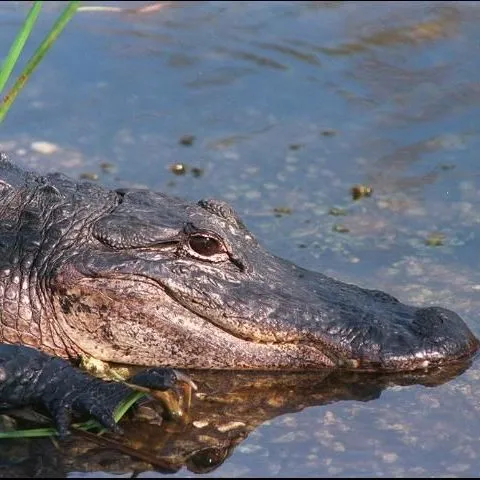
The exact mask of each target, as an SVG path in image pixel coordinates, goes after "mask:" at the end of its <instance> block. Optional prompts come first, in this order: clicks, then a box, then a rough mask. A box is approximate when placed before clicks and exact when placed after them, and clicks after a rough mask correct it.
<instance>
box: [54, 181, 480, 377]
mask: <svg viewBox="0 0 480 480" xmlns="http://www.w3.org/2000/svg"><path fill="white" fill-rule="evenodd" d="M52 178H53V177H52ZM56 182H57V183H58V179H57V180H56ZM91 188H93V187H91ZM95 188H97V189H98V191H100V189H99V187H95ZM59 190H60V188H59ZM104 192H106V191H104ZM105 195H106V197H105V198H107V197H108V198H109V200H108V201H109V202H110V201H111V197H112V196H114V197H115V199H114V200H113V205H111V206H110V207H109V208H108V211H104V212H102V213H100V214H99V213H98V212H97V214H96V215H95V216H94V215H93V214H89V209H91V208H92V204H93V203H94V202H92V201H90V202H87V203H86V204H85V202H84V201H83V202H82V204H85V205H84V206H83V207H81V211H82V212H87V213H84V217H85V221H84V222H83V224H84V225H82V226H81V228H80V227H79V228H78V229H77V231H78V232H79V233H78V236H77V239H78V240H76V241H73V247H71V248H70V249H69V250H68V252H69V253H68V255H67V254H65V255H60V256H59V258H60V257H61V259H59V260H57V263H56V266H55V268H54V269H53V271H52V273H51V277H50V278H49V279H48V282H47V283H48V288H50V289H51V294H50V295H51V298H52V299H53V300H52V304H53V311H54V313H53V314H54V316H55V317H56V321H55V325H56V326H55V329H56V330H57V331H60V332H61V333H60V336H61V337H62V338H63V339H68V342H67V343H68V344H69V348H70V349H72V348H73V349H74V350H76V351H83V352H87V353H88V354H90V355H92V356H94V357H96V358H100V359H102V360H105V361H110V362H120V363H128V364H136V365H171V366H175V367H179V368H200V369H204V368H213V369H261V370H267V369H288V370H302V369H314V368H323V367H327V368H332V367H333V368H337V367H340V368H347V369H360V370H392V371H402V370H414V369H417V368H426V367H429V366H431V365H434V364H439V363H443V362H449V361H454V360H456V359H460V358H465V357H469V356H471V355H472V354H473V353H474V352H475V351H476V350H477V348H478V340H477V339H476V338H475V336H474V335H473V334H472V333H471V332H470V330H469V329H468V327H467V326H466V324H465V323H464V322H463V321H462V319H461V318H460V317H459V316H458V315H457V314H455V313H454V312H452V311H450V310H447V309H445V308H440V307H426V308H417V307H414V306H409V305H405V304H403V303H401V302H399V301H398V300H397V299H395V298H394V297H392V296H390V295H388V294H386V293H383V292H381V291H377V290H366V289H363V288H360V287H357V286H354V285H350V284H345V283H342V282H340V281H338V280H335V279H332V278H329V277H327V276H325V275H323V274H321V273H316V272H312V271H309V270H305V269H303V268H300V267H298V266H295V265H294V264H292V263H290V262H288V261H286V260H282V259H280V258H278V257H276V256H274V255H272V254H270V253H268V252H267V251H265V250H264V249H263V248H262V247H261V245H260V244H259V243H258V242H257V241H256V240H255V238H254V237H253V235H252V234H251V233H250V232H249V231H248V230H247V228H246V227H245V225H244V224H243V223H242V221H241V220H240V219H239V218H238V216H237V215H236V214H235V212H234V211H233V210H232V208H231V207H230V206H229V205H228V204H226V203H224V202H220V201H215V200H203V201H200V202H198V204H192V203H188V202H185V201H182V200H180V199H178V198H172V197H169V196H166V195H163V194H160V193H154V192H152V191H149V190H127V189H125V190H118V191H116V192H108V195H107V193H105ZM97 196H98V195H97ZM87 197H88V195H87ZM70 203H72V202H71V201H70ZM79 210H80V207H76V211H77V212H78V211H79ZM75 214H76V213H75V212H73V213H72V215H75ZM89 215H90V216H89ZM71 230H72V229H71ZM65 235H68V233H65Z"/></svg>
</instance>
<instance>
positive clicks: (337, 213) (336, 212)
mask: <svg viewBox="0 0 480 480" xmlns="http://www.w3.org/2000/svg"><path fill="white" fill-rule="evenodd" d="M328 214H329V215H333V216H334V217H342V216H345V215H348V213H347V211H346V210H345V209H344V208H337V207H332V208H331V209H330V210H329V211H328Z"/></svg>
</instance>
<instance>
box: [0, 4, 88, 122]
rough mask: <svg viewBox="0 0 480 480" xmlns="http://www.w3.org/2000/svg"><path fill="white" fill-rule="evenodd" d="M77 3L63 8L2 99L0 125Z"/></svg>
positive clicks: (70, 16)
mask: <svg viewBox="0 0 480 480" xmlns="http://www.w3.org/2000/svg"><path fill="white" fill-rule="evenodd" d="M79 3H80V2H79V1H72V2H69V4H68V5H67V7H65V9H64V11H63V12H62V14H61V15H60V17H59V18H58V19H57V21H56V22H55V24H54V25H53V27H52V28H51V30H50V31H49V32H48V34H47V36H46V37H45V38H44V40H43V42H42V43H41V44H40V45H39V47H38V48H37V50H36V51H35V53H34V54H33V55H32V57H31V58H30V60H29V61H28V62H27V64H26V65H25V68H24V69H23V70H22V72H21V73H20V75H19V77H18V78H17V80H16V81H15V83H14V85H13V86H12V88H11V89H10V91H9V92H8V93H7V95H5V97H4V98H3V100H2V102H1V104H0V123H1V122H2V121H3V119H4V118H5V115H6V114H7V112H8V110H9V108H10V106H11V105H12V103H13V101H14V100H15V98H16V97H17V95H18V93H19V92H20V90H22V88H23V87H24V86H25V83H26V82H27V80H28V79H29V78H30V75H31V74H32V72H33V70H34V69H35V67H36V66H37V65H38V64H39V62H40V60H42V58H43V57H44V55H45V54H46V53H47V51H48V50H49V49H50V47H51V46H52V44H53V42H54V41H55V40H56V39H57V37H58V35H59V34H60V33H61V32H62V30H63V29H64V28H65V26H66V25H67V23H68V22H69V21H70V19H71V18H72V17H73V15H74V14H75V12H76V10H77V8H78V5H79Z"/></svg>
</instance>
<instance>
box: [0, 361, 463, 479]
mask: <svg viewBox="0 0 480 480" xmlns="http://www.w3.org/2000/svg"><path fill="white" fill-rule="evenodd" d="M468 366H469V364H465V363H461V364H460V363H457V364H453V365H448V366H444V367H442V368H436V369H434V370H430V371H421V372H410V373H403V374H367V373H357V372H338V371H329V370H325V371H320V372H315V373H288V374H285V373H258V372H221V371H204V372H189V373H190V375H191V376H192V378H193V379H194V380H195V382H196V383H197V385H198V386H199V391H198V392H196V394H195V395H194V397H193V398H192V405H191V408H190V411H189V414H188V418H185V419H184V420H183V421H169V422H162V421H161V417H160V416H159V415H155V411H154V409H150V412H149V413H150V415H148V416H147V415H145V413H146V407H145V406H143V407H140V408H138V409H137V411H136V413H135V414H134V415H133V416H132V417H131V418H128V419H125V420H124V421H122V428H123V430H124V434H123V435H122V436H115V435H113V434H106V435H105V436H104V437H101V438H99V437H95V436H94V435H92V434H82V433H74V434H73V435H72V437H70V438H68V439H67V440H66V441H64V442H62V443H61V444H60V445H57V444H54V443H53V442H52V441H51V440H49V439H34V440H26V439H22V440H14V441H9V442H8V443H7V442H4V443H2V449H1V450H0V475H2V476H5V475H7V474H8V475H11V476H20V475H28V476H33V477H44V476H52V475H53V476H56V477H58V476H59V475H66V474H68V473H69V472H72V471H75V472H92V471H96V472H98V471H104V472H115V473H127V472H130V473H133V472H142V471H148V470H154V471H157V472H162V473H174V472H176V471H178V470H180V469H181V468H182V467H186V468H187V469H188V470H189V471H191V472H194V473H206V472H208V471H212V470H214V469H216V468H217V467H219V466H220V465H222V463H223V462H224V461H225V460H226V459H227V458H228V457H229V456H230V455H231V453H232V452H233V451H234V449H235V448H236V447H237V446H238V445H239V444H240V443H241V442H242V441H243V440H245V439H246V438H247V436H248V435H249V434H250V433H251V432H252V431H253V430H254V429H256V428H257V427H259V426H260V425H261V424H262V423H264V422H266V421H267V420H271V419H273V418H275V417H277V416H279V415H282V414H286V413H292V412H297V411H300V410H303V409H304V408H306V407H312V406H320V405H326V404H329V403H333V402H336V401H341V400H356V401H362V402H366V401H370V400H374V399H376V398H378V397H379V396H380V395H381V393H382V391H383V390H384V389H385V388H388V387H391V386H394V385H402V386H406V385H415V384H420V385H425V386H436V385H440V384H442V383H445V382H447V381H449V380H450V379H452V378H454V377H455V376H457V375H459V374H460V373H462V372H463V371H465V370H466V369H467V368H468Z"/></svg>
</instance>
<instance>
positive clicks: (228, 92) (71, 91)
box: [0, 2, 480, 476]
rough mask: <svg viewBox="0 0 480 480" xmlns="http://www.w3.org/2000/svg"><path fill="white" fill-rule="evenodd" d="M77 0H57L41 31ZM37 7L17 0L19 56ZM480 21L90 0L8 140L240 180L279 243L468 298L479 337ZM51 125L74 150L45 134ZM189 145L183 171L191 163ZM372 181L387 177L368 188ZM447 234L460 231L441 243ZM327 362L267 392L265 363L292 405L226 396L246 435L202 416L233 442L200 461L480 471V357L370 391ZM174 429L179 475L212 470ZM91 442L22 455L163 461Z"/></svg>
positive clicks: (476, 14) (331, 9) (65, 166)
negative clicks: (117, 9) (97, 8)
mask: <svg viewBox="0 0 480 480" xmlns="http://www.w3.org/2000/svg"><path fill="white" fill-rule="evenodd" d="M111 4H112V5H118V6H122V7H126V8H128V7H133V6H137V5H136V4H135V5H134V4H133V2H112V3H111ZM59 6H60V5H59V2H51V3H49V5H48V8H47V11H46V12H43V13H42V15H41V17H40V20H39V30H37V34H36V35H35V36H34V41H33V42H32V43H33V44H35V43H36V42H38V41H39V39H40V38H41V36H42V33H43V32H44V31H45V30H46V29H47V28H48V27H49V25H50V24H51V22H52V21H53V19H54V17H55V15H56V13H57V12H58V8H59ZM25 11H26V10H25V6H23V5H22V4H21V3H20V2H3V3H2V4H1V5H0V27H1V28H0V45H2V46H3V47H2V54H3V52H6V50H7V46H8V44H9V42H10V41H11V39H12V38H13V35H14V32H15V31H16V29H17V28H18V26H19V24H20V22H21V21H22V19H23V16H24V15H25ZM479 22H480V4H479V3H478V2H411V3H410V2H382V3H379V2H371V3H370V2H231V3H230V2H192V3H190V2H181V3H178V4H177V3H175V2H173V3H172V4H169V5H167V6H165V7H164V8H163V9H161V10H159V11H158V12H153V13H150V14H143V15H134V14H120V13H114V12H80V13H78V14H77V16H76V17H75V19H74V20H73V21H72V23H71V24H69V26H68V27H67V29H66V31H65V32H64V33H63V34H62V37H61V38H60V40H59V42H58V44H56V45H55V47H54V49H53V51H52V52H50V53H49V54H48V56H47V57H46V58H45V59H44V61H43V62H42V64H41V65H40V67H39V69H38V71H37V72H36V73H35V74H34V77H33V78H32V79H31V80H30V82H29V84H28V86H27V88H26V90H25V91H24V92H23V93H22V94H21V95H20V97H19V98H18V101H17V102H16V104H15V105H14V107H13V108H12V110H11V112H10V113H9V115H8V117H7V120H6V122H5V123H4V124H3V125H2V129H1V131H0V145H1V147H2V148H3V149H6V150H7V151H9V153H10V154H11V155H12V156H13V157H14V159H15V160H16V161H17V162H18V163H20V164H22V165H24V166H27V167H29V168H31V169H36V170H40V171H52V170H61V171H63V172H65V173H68V174H70V175H72V176H74V177H79V176H81V175H82V174H83V175H85V174H88V175H90V176H91V175H97V176H98V181H99V182H101V183H103V184H105V185H109V186H111V185H125V186H146V187H149V188H153V189H157V190H161V191H165V192H167V193H170V194H173V195H178V196H181V197H186V198H189V199H191V200H197V199H199V198H202V197H218V198H222V199H226V200H228V201H230V202H231V203H232V204H233V205H234V207H235V208H236V210H237V211H238V212H239V213H240V214H241V216H242V217H243V218H244V220H245V222H246V223H247V225H248V226H249V228H250V229H251V231H252V232H253V233H254V234H255V235H256V236H257V237H258V238H259V240H260V241H261V242H262V244H263V245H265V246H266V247H267V248H268V249H270V250H271V251H272V252H274V253H276V254H278V255H280V256H283V257H286V258H289V259H290V260H293V261H295V262H296V263H298V264H300V265H302V266H307V267H309V268H314V269H316V270H321V271H323V272H324V273H327V274H329V275H333V276H335V277H337V278H340V279H342V280H344V281H349V282H353V283H357V284H360V285H362V286H366V287H371V288H381V289H384V290H386V291H388V292H389V293H392V294H394V295H395V296H397V297H399V298H400V299H401V300H402V301H405V302H410V303H416V304H423V305H430V304H441V305H445V306H448V307H450V308H452V309H454V310H456V311H457V312H458V313H460V314H461V315H462V316H463V317H464V318H465V320H466V321H467V323H468V324H469V325H470V326H471V328H472V329H473V331H474V332H475V333H476V334H477V335H478V334H480V323H479V321H478V318H477V314H478V311H479V309H480V297H479V295H480V294H479V291H480V274H479V273H478V264H479V256H478V251H479V247H480V245H479V243H480V237H479V234H480V228H479V225H480V213H479V212H480V209H479V206H480V193H479V192H480V191H479V188H478V187H479V174H480V166H479V165H480V164H479V162H478V158H477V152H478V148H479V142H480V136H479V131H480V127H479V123H478V118H479V113H480V112H479V106H480V83H479V81H478V71H479V69H480V56H479V55H478V53H479V44H478V24H479ZM32 48H33V46H32V44H29V46H28V49H27V50H29V51H32ZM185 135H190V136H193V139H192V138H190V140H193V141H190V142H189V141H185V138H184V141H183V143H187V144H188V143H191V145H184V144H182V142H181V139H182V137H183V136H185ZM187 140H188V139H187ZM39 141H44V142H50V143H52V144H54V145H55V146H56V148H57V149H56V151H55V152H53V153H50V154H44V153H40V152H38V151H37V149H35V146H34V145H33V142H39ZM32 145H33V148H32ZM178 163H181V164H184V165H185V166H186V167H187V172H186V173H185V175H175V174H174V173H172V171H171V166H172V165H174V164H178ZM105 164H108V165H107V166H105ZM102 165H103V167H102ZM107 167H108V168H107ZM354 184H365V185H369V186H371V187H372V188H373V195H372V196H371V197H368V198H363V199H361V200H359V201H356V202H354V201H353V200H352V198H351V194H350V188H351V187H352V185H354ZM332 207H336V208H340V209H342V211H343V212H344V213H346V215H342V216H334V215H331V214H329V212H330V209H331V208H332ZM339 230H340V231H339ZM342 230H343V233H342ZM345 230H348V231H345ZM438 234H440V235H441V239H442V240H441V243H442V245H440V246H432V245H429V244H428V243H429V241H428V239H429V238H431V236H432V235H438ZM430 243H431V242H430ZM456 373H458V372H456ZM230 380H231V379H230ZM295 380H296V381H297V379H296V377H295ZM317 381H318V382H319V383H321V385H320V386H317V387H318V388H317V389H316V390H314V391H312V390H308V389H307V390H305V389H304V388H305V387H304V386H303V385H304V383H305V382H303V381H302V380H301V379H300V380H298V383H295V382H294V383H293V387H291V388H290V389H288V388H286V387H282V388H279V387H278V388H277V387H274V388H273V390H272V387H271V385H272V384H273V385H275V382H273V381H272V380H271V379H269V380H268V381H266V383H267V384H268V388H267V387H265V386H264V384H262V387H261V388H262V389H264V390H262V392H263V393H259V390H258V388H259V387H258V386H257V384H255V387H252V385H251V384H250V383H248V382H247V386H243V387H241V388H242V389H243V390H242V391H244V389H247V391H248V392H250V394H249V395H247V398H248V399H249V401H250V400H251V398H252V397H254V398H257V399H264V401H265V402H266V404H268V405H270V407H272V405H273V406H275V408H273V407H272V408H273V410H272V411H270V410H268V409H267V410H268V412H267V413H266V414H264V415H263V416H262V415H258V416H255V415H254V414H253V413H254V412H257V409H258V405H257V406H255V407H251V406H250V409H248V408H247V409H246V410H245V408H244V409H243V410H245V411H243V410H242V408H241V405H242V401H243V405H244V406H245V405H249V404H248V403H245V402H246V399H245V398H243V397H242V396H240V397H238V398H239V399H240V403H238V402H234V403H235V405H236V406H237V407H238V408H237V407H236V410H235V409H234V410H235V411H234V412H233V413H232V412H230V413H229V414H227V412H225V411H224V410H222V409H221V408H220V407H218V408H217V410H216V412H217V413H218V412H222V413H221V415H220V417H221V418H220V419H219V421H220V422H221V421H223V422H224V421H226V419H228V421H229V422H235V421H236V422H240V423H242V422H243V423H244V424H245V425H244V426H241V425H239V424H238V425H237V426H235V424H234V423H230V424H229V426H228V428H231V430H228V428H227V427H225V428H227V435H226V436H227V437H228V441H227V440H225V435H224V436H223V437H222V439H221V440H218V438H217V437H216V436H215V435H214V434H213V433H212V432H210V433H209V434H208V435H204V437H205V438H204V439H203V441H206V442H207V443H208V442H211V444H212V445H216V446H215V447H214V448H213V447H212V448H213V450H211V451H209V455H210V456H209V455H206V459H205V458H204V457H202V458H201V462H202V461H203V462H204V463H205V462H207V464H209V465H210V467H211V468H210V469H209V468H204V469H203V470H202V469H200V470H201V471H206V470H210V471H209V473H204V475H210V476H231V475H237V476H292V475H296V476H327V475H335V476H371V475H376V476H407V475H408V476H433V475H436V476H440V475H449V476H451V475H458V476H476V475H478V474H479V472H480V468H479V467H480V461H479V459H478V454H477V452H478V451H479V446H480V445H479V444H480V439H479V434H478V432H479V430H480V429H479V420H478V418H479V415H478V410H479V408H480V405H479V403H478V400H477V399H478V398H479V397H480V396H479V393H480V370H479V366H478V362H474V364H473V366H472V367H471V368H470V369H469V370H467V371H466V373H463V374H461V375H458V376H456V377H455V378H454V379H451V380H450V381H447V382H445V383H443V384H441V385H436V386H435V387H433V388H430V387H427V386H423V385H420V384H417V385H415V384H413V385H404V386H388V385H387V384H385V382H383V381H378V380H376V381H375V387H372V391H373V392H375V394H371V392H370V390H369V389H368V388H367V393H365V391H364V390H365V388H366V387H365V380H362V381H359V380H358V379H355V381H353V380H352V379H350V378H347V379H336V382H333V381H331V380H329V381H328V382H327V383H326V384H323V383H322V381H323V379H317ZM419 381H420V380H419ZM289 382H290V383H289ZM291 382H292V380H291V379H290V380H288V381H287V384H288V385H291ZM329 382H330V383H329ZM362 382H363V383H362ZM280 383H281V384H282V385H283V380H282V382H280ZM367 383H368V382H367ZM400 383H402V382H400ZM403 383H405V382H403ZM413 383H415V382H413ZM311 384H312V382H307V385H309V388H310V387H311ZM242 385H244V384H242ZM295 385H297V387H295ZM322 385H323V386H322ZM325 385H326V387H325ZM327 387H328V388H327ZM362 388H363V390H362ZM322 389H323V390H322ZM358 389H360V393H358V392H357V390H358ZM324 390H325V391H324ZM292 391H293V392H295V395H294V396H293V397H292V394H291V392H292ZM319 391H320V392H321V394H320V393H319ZM265 392H266V393H265ZM288 392H290V393H288ZM325 392H326V393H325ZM338 392H340V394H338ZM342 392H343V393H342ZM344 392H347V393H344ZM222 398H223V397H222ZM235 398H237V397H235ZM238 398H237V400H238ZM242 399H243V400H242ZM367 399H368V400H369V401H366V400H367ZM238 405H240V406H238ZM270 407H269V408H270ZM303 407H305V408H303ZM222 408H223V407H222ZM302 408H303V410H302ZM241 410H242V411H241ZM288 410H291V411H294V410H299V411H298V412H297V413H284V411H288ZM262 412H263V410H262ZM263 413H265V412H263ZM210 414H212V413H211V412H210ZM229 415H230V416H229ZM235 419H236V420H235ZM238 419H240V420H238ZM232 425H233V427H232ZM191 428H193V427H191ZM195 428H196V427H195ZM162 429H163V430H160V431H157V433H156V435H158V436H159V438H160V440H159V441H160V443H162V442H163V443H162V449H160V447H159V448H158V449H157V450H156V451H157V454H156V455H157V457H156V458H161V459H167V460H168V459H170V460H169V461H171V460H172V458H175V459H177V460H178V458H180V457H181V458H183V460H181V461H180V462H179V463H175V468H172V469H171V473H170V474H171V475H174V473H172V472H173V471H174V470H175V469H180V470H179V471H178V472H179V473H177V474H179V475H187V474H191V475H194V474H193V473H191V471H190V470H194V471H199V468H198V465H197V467H195V466H194V465H193V464H192V462H191V461H190V463H189V462H188V461H185V458H184V457H182V455H183V454H184V452H183V451H182V452H183V453H182V455H181V454H179V452H178V451H176V452H175V453H172V452H171V451H167V450H168V448H169V445H177V443H175V442H177V441H178V444H180V445H181V446H182V447H181V448H183V449H184V450H185V451H186V450H188V448H189V446H190V447H192V448H193V449H195V448H197V447H198V445H196V444H195V445H196V446H195V445H194V444H193V443H192V440H188V439H187V434H186V433H185V431H183V433H182V432H181V434H179V433H178V432H177V430H178V429H179V427H178V426H177V427H172V426H167V427H165V428H164V427H162ZM169 429H170V430H169ZM172 429H173V430H174V431H175V432H174V433H172V431H171V430H172ZM180 430H181V429H180ZM197 430H201V428H197ZM159 432H160V433H159ZM165 432H167V433H168V432H169V435H170V436H168V435H167V434H166V433H165ZM216 432H217V433H218V429H217V430H216ZM228 432H230V433H228ZM238 432H240V433H241V434H239V435H237V433H238ZM197 433H198V432H197ZM224 433H225V432H224ZM152 435H153V434H152ZM182 435H184V437H183V443H182ZM173 437H174V438H173ZM208 437H209V438H210V440H209V439H208ZM146 438H147V443H148V442H153V440H151V438H152V437H146ZM172 438H173V439H172ZM169 442H170V443H169ZM189 442H190V443H189ZM215 442H217V443H215ZM218 442H223V443H221V444H220V446H218V445H219V443H218ZM229 442H233V444H232V443H229ZM235 442H236V443H235ZM48 445H50V447H48ZM209 445H210V444H209ZM225 445H233V446H232V447H231V448H230V449H229V448H227V447H226V446H225ZM210 446H211V445H210ZM77 447H78V445H77ZM60 450H62V449H60ZM78 450H79V451H77V452H76V453H75V454H73V453H72V452H71V451H70V452H67V451H66V447H64V450H62V453H60V452H59V451H58V450H55V449H53V453H52V447H51V444H47V443H42V442H39V441H37V442H36V443H35V442H34V444H33V445H32V444H28V446H26V445H24V444H23V443H21V444H20V445H18V444H13V443H12V451H13V452H15V454H13V453H9V456H8V459H9V460H10V461H13V460H12V459H14V461H15V463H16V465H17V467H16V468H18V469H20V470H21V469H24V470H21V471H23V472H25V471H27V472H28V474H29V475H42V474H47V473H48V474H52V472H54V473H55V472H57V473H58V474H59V475H65V474H67V472H70V474H71V475H72V476H73V475H77V474H78V475H80V473H78V472H81V471H84V470H92V469H93V470H95V471H97V472H101V471H104V472H115V473H123V474H125V475H126V474H128V473H129V472H132V471H136V472H141V473H140V476H148V475H161V474H160V473H152V467H151V466H150V465H149V464H148V462H147V463H141V462H140V463H139V460H138V459H132V458H131V457H130V456H125V457H122V458H123V460H122V461H121V462H120V461H116V460H115V462H114V461H113V460H112V458H113V457H111V456H108V459H109V460H108V461H107V460H106V459H105V458H104V459H103V460H102V461H95V462H93V461H92V457H91V456H87V454H86V451H87V449H86V447H85V449H81V448H80V447H78ZM227 451H228V454H229V456H228V457H227V458H226V459H225V460H224V461H223V463H222V462H221V460H222V459H223V457H225V456H226V455H227ZM25 452H27V453H25ZM212 452H213V453H212ZM62 455H63V456H62ZM109 455H110V454H109ZM112 455H113V454H112ZM215 455H216V457H215ZM200 456H201V455H200ZM201 462H200V463H201ZM185 463H186V464H187V466H189V468H190V470H188V468H186V467H185V466H183V465H184V464H185ZM217 463H218V464H219V465H218V466H217V467H216V468H215V466H216V464H217ZM39 465H40V466H39ZM157 467H158V465H157ZM166 470H168V469H166ZM72 472H73V473H72ZM75 472H77V473H75ZM148 472H150V473H148ZM81 475H84V473H81Z"/></svg>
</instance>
